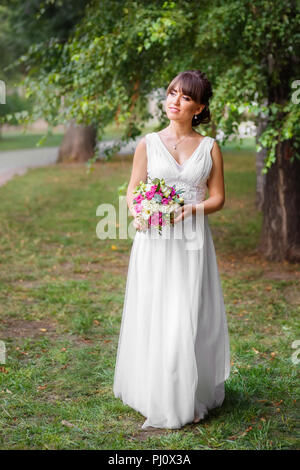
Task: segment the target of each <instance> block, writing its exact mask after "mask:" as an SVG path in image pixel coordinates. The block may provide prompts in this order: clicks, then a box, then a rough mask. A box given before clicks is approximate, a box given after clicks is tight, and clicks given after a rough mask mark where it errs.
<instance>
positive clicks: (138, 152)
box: [134, 136, 147, 158]
mask: <svg viewBox="0 0 300 470" xmlns="http://www.w3.org/2000/svg"><path fill="white" fill-rule="evenodd" d="M134 156H135V157H136V156H137V158H143V157H147V142H146V137H145V136H144V137H142V138H141V139H140V140H139V142H138V144H137V146H136V148H135V152H134Z"/></svg>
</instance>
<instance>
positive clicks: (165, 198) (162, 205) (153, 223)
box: [132, 178, 184, 235]
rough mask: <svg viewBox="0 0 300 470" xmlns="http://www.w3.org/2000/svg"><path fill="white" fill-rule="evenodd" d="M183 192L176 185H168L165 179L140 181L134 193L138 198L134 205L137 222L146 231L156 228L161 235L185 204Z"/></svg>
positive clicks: (135, 199) (134, 200)
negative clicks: (175, 213) (147, 181)
mask: <svg viewBox="0 0 300 470" xmlns="http://www.w3.org/2000/svg"><path fill="white" fill-rule="evenodd" d="M182 192H183V189H180V190H176V185H174V186H168V185H166V183H165V180H164V179H159V178H154V179H151V178H150V182H149V183H144V182H143V181H140V183H139V184H138V186H136V188H135V189H134V191H133V194H136V197H135V198H134V199H133V203H132V207H133V209H134V211H135V213H136V214H137V216H136V218H137V221H138V222H139V223H140V224H141V226H142V227H144V228H146V229H149V228H150V227H155V228H156V229H158V233H159V235H161V234H162V227H163V226H164V225H170V224H173V222H174V212H175V211H176V210H177V209H178V208H179V207H180V206H182V205H183V204H184V199H183V197H182V196H181V194H182Z"/></svg>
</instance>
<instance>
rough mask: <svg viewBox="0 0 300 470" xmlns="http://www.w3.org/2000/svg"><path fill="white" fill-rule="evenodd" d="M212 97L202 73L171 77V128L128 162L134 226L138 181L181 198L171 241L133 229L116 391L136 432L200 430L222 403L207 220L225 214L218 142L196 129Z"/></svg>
mask: <svg viewBox="0 0 300 470" xmlns="http://www.w3.org/2000/svg"><path fill="white" fill-rule="evenodd" d="M211 96H212V90H211V84H210V82H209V81H208V79H207V77H206V75H205V74H204V73H203V72H201V71H199V70H192V71H186V72H182V73H180V74H179V75H177V76H176V77H175V78H174V79H173V80H172V82H171V83H170V84H169V86H168V89H167V97H166V102H165V111H166V113H167V116H168V118H169V120H170V124H169V125H168V127H166V128H165V129H163V130H162V131H160V132H151V133H148V134H147V135H146V136H145V137H143V138H142V139H141V140H140V142H139V143H138V145H137V147H136V151H135V154H134V158H133V166H132V173H131V178H130V182H129V185H128V190H127V203H128V207H129V209H130V212H131V213H132V215H133V216H134V217H135V215H136V214H135V213H134V210H133V207H132V201H133V198H134V194H133V189H134V188H135V186H136V185H138V183H139V182H140V181H141V180H143V181H144V182H149V181H150V179H149V178H151V179H153V178H155V177H157V178H164V180H165V183H166V184H170V185H176V188H177V189H183V190H184V193H183V197H184V206H182V207H181V208H180V209H179V211H178V212H177V213H176V218H175V221H174V222H175V223H174V224H173V225H171V227H169V237H165V238H164V237H154V236H153V234H151V230H152V229H151V230H144V229H143V228H142V227H141V226H140V225H139V223H138V222H137V220H136V219H135V220H134V226H135V228H136V229H137V231H136V233H135V236H134V240H133V244H132V248H131V254H130V260H129V266H128V273H127V282H126V291H125V298H124V306H123V315H122V322H121V327H120V335H119V343H118V351H117V358H116V365H115V374H114V384H113V391H114V395H115V397H116V398H120V399H121V400H122V401H123V403H124V404H126V405H129V406H130V407H131V408H133V409H135V410H136V411H138V412H140V413H141V414H142V415H144V417H146V421H145V422H144V423H143V425H142V429H146V428H147V427H154V428H168V429H179V428H181V427H182V426H184V425H185V424H187V423H192V422H194V423H197V422H199V421H200V420H202V419H203V418H204V417H205V416H206V415H207V413H208V411H209V410H211V409H212V408H215V407H219V406H221V405H222V403H223V401H224V398H225V386H224V382H225V380H226V379H227V378H228V377H229V373H230V347H229V335H228V327H227V319H226V312H225V305H224V300H223V293H222V288H221V283H220V278H219V272H218V265H217V260H216V254H215V248H214V244H213V239H212V236H211V231H210V227H209V223H208V218H207V214H209V213H212V212H216V211H218V210H220V209H221V208H222V207H223V205H224V201H225V194H224V193H225V191H224V173H223V157H222V154H221V151H220V148H219V146H218V144H217V142H216V141H215V139H214V138H212V137H208V136H202V135H200V134H199V133H197V132H196V131H195V130H194V129H193V127H195V126H197V125H199V124H200V123H208V122H209V121H210V111H209V99H210V98H211ZM207 190H208V191H209V197H208V198H207V199H206V200H205V195H206V191H207ZM199 214H200V215H201V214H202V219H201V217H200V219H201V220H202V222H203V223H202V231H201V226H200V225H199V227H200V228H199V227H198V226H197V230H196V235H195V236H196V241H197V242H199V246H198V248H193V247H192V248H188V245H189V243H190V238H189V237H188V236H187V235H186V233H185V232H184V233H183V235H182V237H181V238H176V237H175V235H174V234H175V233H176V228H177V227H179V225H180V224H181V225H183V224H184V223H186V222H187V221H194V220H198V219H197V217H199ZM192 223H193V227H194V226H195V225H194V222H192ZM181 233H182V232H181ZM200 239H201V240H200ZM200 246H201V249H199V247H200Z"/></svg>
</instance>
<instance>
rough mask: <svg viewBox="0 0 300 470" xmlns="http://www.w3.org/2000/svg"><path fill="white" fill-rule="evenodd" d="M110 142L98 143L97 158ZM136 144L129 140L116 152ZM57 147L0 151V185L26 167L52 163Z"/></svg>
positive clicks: (122, 152) (25, 169)
mask: <svg viewBox="0 0 300 470" xmlns="http://www.w3.org/2000/svg"><path fill="white" fill-rule="evenodd" d="M112 144H114V141H113V140H109V141H105V142H101V143H100V144H99V158H102V157H103V156H102V155H101V152H102V151H103V150H104V149H105V148H106V147H107V146H111V145H112ZM136 145H137V142H136V141H130V142H128V144H126V145H125V146H124V147H123V148H122V149H121V150H120V151H119V152H118V154H119V155H125V154H128V153H131V152H133V151H134V149H135V147H136ZM58 149H59V147H40V148H33V149H24V150H10V151H6V152H0V186H2V185H3V184H5V183H6V182H7V181H9V180H10V179H11V178H13V177H14V176H15V175H23V174H24V173H26V172H27V170H28V168H35V167H41V166H48V165H54V164H55V163H56V161H57V158H58Z"/></svg>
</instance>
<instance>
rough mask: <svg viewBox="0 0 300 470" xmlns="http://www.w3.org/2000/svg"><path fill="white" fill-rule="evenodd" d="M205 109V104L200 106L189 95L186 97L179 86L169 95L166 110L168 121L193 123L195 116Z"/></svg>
mask: <svg viewBox="0 0 300 470" xmlns="http://www.w3.org/2000/svg"><path fill="white" fill-rule="evenodd" d="M203 108H204V104H202V105H201V104H200V105H199V104H198V103H196V102H195V101H194V100H192V98H191V97H190V96H188V95H184V94H183V93H182V91H181V90H180V88H179V86H178V85H175V87H174V88H171V90H170V92H169V94H168V95H167V99H166V104H165V110H166V113H167V116H168V119H172V120H174V121H189V122H191V121H192V119H193V117H194V115H195V114H198V113H200V112H201V111H202V109H203Z"/></svg>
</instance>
